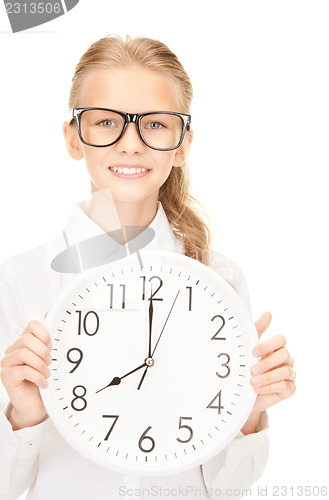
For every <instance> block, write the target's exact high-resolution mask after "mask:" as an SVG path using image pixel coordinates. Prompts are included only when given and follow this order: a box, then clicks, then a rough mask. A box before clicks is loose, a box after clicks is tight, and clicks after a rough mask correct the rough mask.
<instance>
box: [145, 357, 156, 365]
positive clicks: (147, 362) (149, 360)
mask: <svg viewBox="0 0 329 500" xmlns="http://www.w3.org/2000/svg"><path fill="white" fill-rule="evenodd" d="M145 363H146V364H147V366H153V365H154V359H153V358H146V360H145Z"/></svg>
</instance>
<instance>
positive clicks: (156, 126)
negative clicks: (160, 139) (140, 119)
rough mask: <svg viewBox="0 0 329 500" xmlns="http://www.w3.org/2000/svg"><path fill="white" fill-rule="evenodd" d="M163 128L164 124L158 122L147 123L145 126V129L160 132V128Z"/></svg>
mask: <svg viewBox="0 0 329 500" xmlns="http://www.w3.org/2000/svg"><path fill="white" fill-rule="evenodd" d="M163 127H164V128H165V127H166V126H165V124H164V123H160V122H149V123H148V124H147V125H146V128H149V129H151V130H160V129H161V128H163Z"/></svg>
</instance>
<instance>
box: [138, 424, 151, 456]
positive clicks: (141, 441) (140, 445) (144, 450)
mask: <svg viewBox="0 0 329 500" xmlns="http://www.w3.org/2000/svg"><path fill="white" fill-rule="evenodd" d="M150 429H152V427H148V428H147V429H146V431H145V432H143V434H142V435H141V437H140V439H139V441H138V447H139V449H140V450H141V451H143V452H144V453H150V452H151V451H153V450H154V447H155V441H154V439H153V438H152V437H150V436H146V433H147V432H148V431H149V430H150ZM146 439H149V440H150V441H151V448H150V449H145V448H143V441H145V440H146Z"/></svg>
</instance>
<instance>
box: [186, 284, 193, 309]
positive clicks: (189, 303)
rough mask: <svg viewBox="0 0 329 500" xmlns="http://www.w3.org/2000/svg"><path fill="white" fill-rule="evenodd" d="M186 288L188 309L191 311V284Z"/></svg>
mask: <svg viewBox="0 0 329 500" xmlns="http://www.w3.org/2000/svg"><path fill="white" fill-rule="evenodd" d="M186 289H187V290H188V291H189V298H188V310H189V311H192V287H191V286H187V287H186Z"/></svg>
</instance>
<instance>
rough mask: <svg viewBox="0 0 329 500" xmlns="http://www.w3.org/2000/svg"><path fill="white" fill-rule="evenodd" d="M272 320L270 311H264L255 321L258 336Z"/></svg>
mask: <svg viewBox="0 0 329 500" xmlns="http://www.w3.org/2000/svg"><path fill="white" fill-rule="evenodd" d="M271 321H272V314H271V313H270V312H265V313H264V314H263V315H262V316H261V317H260V318H259V319H258V320H257V321H255V327H256V330H257V333H258V337H260V336H261V335H262V334H263V333H264V332H265V330H267V328H268V327H269V325H270V323H271Z"/></svg>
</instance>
